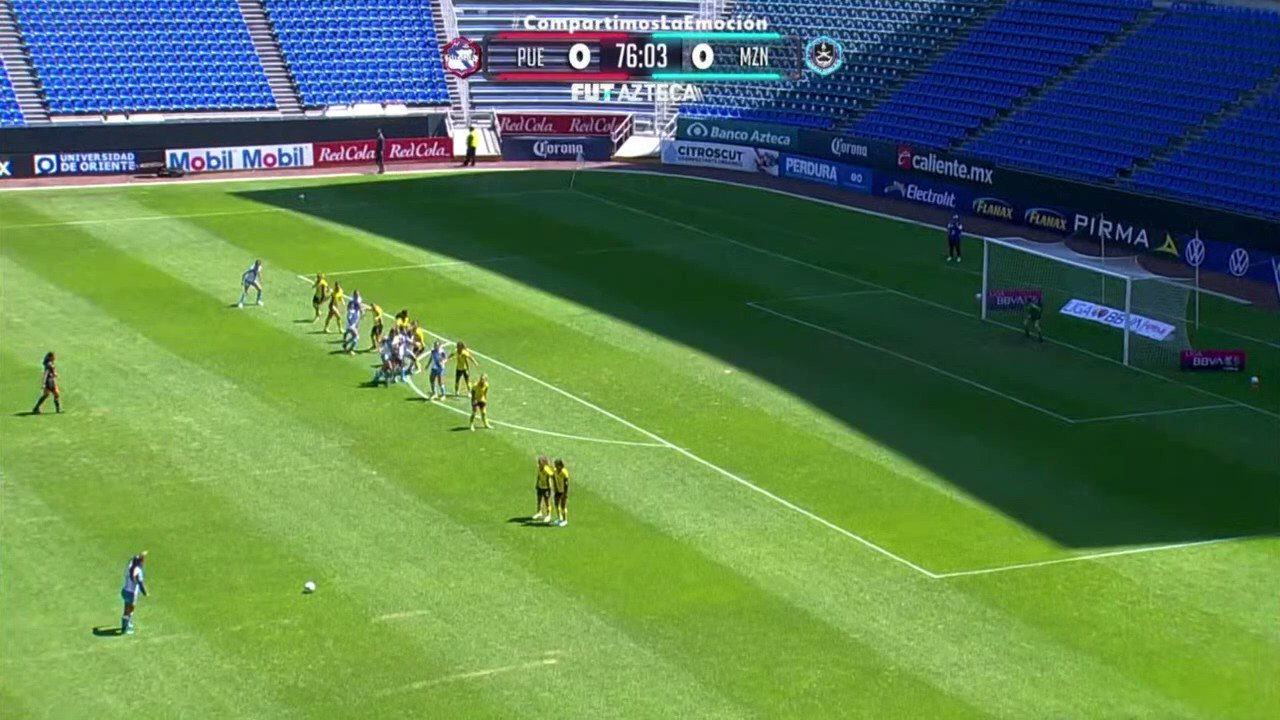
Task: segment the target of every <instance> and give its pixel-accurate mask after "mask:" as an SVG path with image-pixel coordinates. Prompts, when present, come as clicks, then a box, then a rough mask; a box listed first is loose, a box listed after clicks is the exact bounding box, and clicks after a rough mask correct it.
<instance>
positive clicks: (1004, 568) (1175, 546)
mask: <svg viewBox="0 0 1280 720" xmlns="http://www.w3.org/2000/svg"><path fill="white" fill-rule="evenodd" d="M1266 537H1275V536H1273V535H1241V536H1238V537H1225V538H1213V539H1210V540H1193V541H1191V542H1182V543H1172V544H1169V545H1151V546H1147V547H1136V548H1126V549H1124V550H1112V551H1110V552H1100V553H1090V554H1088V555H1073V556H1071V557H1065V558H1056V559H1054V560H1040V561H1038V562H1027V563H1016V564H1014V565H1001V566H998V567H989V568H980V569H978V570H960V571H957V572H944V573H938V574H937V579H939V580H946V579H949V578H957V577H972V576H974V575H993V574H995V573H1002V572H1012V571H1014V570H1030V569H1032V568H1041V567H1048V566H1050V565H1064V564H1066V563H1075V562H1084V561H1086V560H1102V559H1104V558H1113V557H1123V556H1126V555H1142V554H1145V553H1153V552H1164V551H1165V550H1181V549H1185V548H1193V547H1205V546H1207V545H1221V544H1223V543H1229V542H1239V541H1241V540H1256V539H1259V538H1266Z"/></svg>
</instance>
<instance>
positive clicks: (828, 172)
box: [779, 153, 872, 194]
mask: <svg viewBox="0 0 1280 720" xmlns="http://www.w3.org/2000/svg"><path fill="white" fill-rule="evenodd" d="M779 167H780V168H781V172H780V173H779V174H780V175H781V176H782V177H784V178H791V179H793V180H804V181H806V182H816V183H821V184H823V185H829V186H831V187H839V188H844V189H845V190H852V191H853V192H858V193H863V194H867V193H870V192H871V187H872V173H871V170H870V168H865V167H861V166H858V165H846V164H845V163H838V162H831V161H830V160H818V159H815V158H809V157H803V156H801V155H791V154H789V153H783V154H782V156H781V159H780V162H779Z"/></svg>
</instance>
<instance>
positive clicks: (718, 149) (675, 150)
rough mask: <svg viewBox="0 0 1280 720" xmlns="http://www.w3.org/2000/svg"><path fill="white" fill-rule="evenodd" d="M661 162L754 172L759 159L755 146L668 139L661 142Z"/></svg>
mask: <svg viewBox="0 0 1280 720" xmlns="http://www.w3.org/2000/svg"><path fill="white" fill-rule="evenodd" d="M662 162H663V164H666V165H687V166H690V167H702V168H715V169H718V170H737V171H740V172H755V171H756V170H757V169H759V160H758V156H757V154H756V149H755V148H750V147H744V146H742V145H722V144H720V143H705V142H690V141H688V140H668V141H666V142H664V143H663V144H662Z"/></svg>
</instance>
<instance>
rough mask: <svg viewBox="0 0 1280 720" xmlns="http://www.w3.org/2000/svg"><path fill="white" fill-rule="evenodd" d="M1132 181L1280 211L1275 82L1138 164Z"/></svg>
mask: <svg viewBox="0 0 1280 720" xmlns="http://www.w3.org/2000/svg"><path fill="white" fill-rule="evenodd" d="M1133 186H1134V187H1135V188H1137V189H1139V190H1144V191H1147V192H1151V193H1158V194H1164V195H1172V196H1175V197H1180V198H1182V199H1185V200H1191V201H1204V200H1206V199H1207V200H1208V201H1210V202H1212V203H1214V204H1216V205H1221V206H1223V207H1227V208H1230V209H1232V210H1237V211H1243V212H1249V213H1257V214H1264V215H1272V216H1276V217H1280V85H1276V86H1274V87H1273V88H1272V90H1271V92H1270V93H1269V94H1266V95H1263V96H1262V97H1261V98H1259V99H1258V100H1257V102H1256V103H1254V104H1253V105H1251V106H1250V107H1248V108H1246V109H1245V110H1244V111H1243V112H1241V113H1240V114H1239V115H1236V116H1235V117H1233V118H1231V119H1230V120H1227V121H1226V122H1224V123H1223V124H1222V125H1220V126H1218V127H1217V128H1215V129H1213V130H1211V131H1209V132H1208V133H1207V134H1205V135H1204V136H1203V137H1201V138H1200V139H1198V140H1196V141H1194V142H1192V143H1190V144H1188V145H1187V146H1186V147H1184V148H1183V149H1182V150H1180V151H1179V152H1177V153H1175V154H1174V155H1172V156H1170V157H1169V158H1167V159H1165V160H1163V161H1161V162H1157V163H1156V164H1154V165H1153V166H1152V167H1150V168H1147V169H1145V170H1139V171H1138V172H1137V173H1135V174H1134V178H1133Z"/></svg>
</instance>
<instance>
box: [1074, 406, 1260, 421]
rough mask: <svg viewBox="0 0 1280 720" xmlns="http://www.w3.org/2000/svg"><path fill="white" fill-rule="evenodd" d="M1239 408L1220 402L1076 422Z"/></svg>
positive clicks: (1129, 418)
mask: <svg viewBox="0 0 1280 720" xmlns="http://www.w3.org/2000/svg"><path fill="white" fill-rule="evenodd" d="M1228 408H1229V409H1232V410H1238V409H1239V406H1238V405H1232V404H1219V405H1201V406H1199V407H1187V408H1173V409H1172V410H1151V411H1149V412H1136V413H1128V414H1126V415H1107V416H1105V417H1092V418H1085V419H1083V420H1076V421H1075V422H1076V424H1078V425H1085V424H1088V423H1099V422H1109V421H1111V420H1132V419H1134V418H1149V417H1160V416H1161V415H1178V414H1181V413H1189V412H1198V411H1201V410H1223V409H1228Z"/></svg>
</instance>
